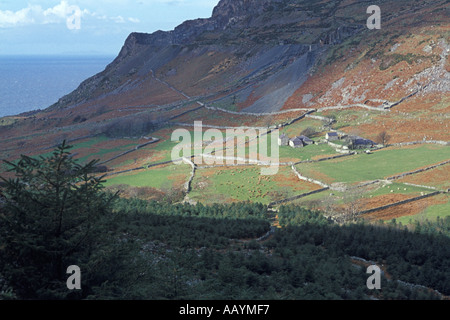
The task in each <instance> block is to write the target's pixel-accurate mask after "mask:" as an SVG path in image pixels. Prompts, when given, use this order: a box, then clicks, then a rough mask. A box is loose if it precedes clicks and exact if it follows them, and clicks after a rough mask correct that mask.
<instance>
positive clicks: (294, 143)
mask: <svg viewBox="0 0 450 320" xmlns="http://www.w3.org/2000/svg"><path fill="white" fill-rule="evenodd" d="M310 144H314V141H312V140H311V139H310V138H308V137H306V136H298V137H295V138H292V139H291V140H289V145H290V146H291V147H292V148H303V147H306V146H307V145H310Z"/></svg>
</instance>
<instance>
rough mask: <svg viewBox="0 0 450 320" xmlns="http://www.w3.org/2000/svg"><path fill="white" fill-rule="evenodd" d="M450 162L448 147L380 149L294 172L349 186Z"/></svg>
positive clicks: (299, 166) (308, 165)
mask: <svg viewBox="0 0 450 320" xmlns="http://www.w3.org/2000/svg"><path fill="white" fill-rule="evenodd" d="M449 158H450V148H448V147H445V146H435V145H421V146H418V147H413V148H396V149H383V150H379V151H376V152H374V153H372V154H364V153H361V154H358V155H355V156H350V157H345V158H341V159H336V160H329V161H323V162H317V163H302V164H298V165H297V169H298V170H299V172H300V173H302V174H303V175H306V176H308V177H311V178H316V179H318V180H320V181H324V182H328V183H333V182H347V183H352V182H359V181H370V180H376V179H383V178H387V177H390V176H393V175H396V174H400V173H404V172H408V171H413V170H415V169H418V168H421V167H424V166H429V165H432V164H435V163H438V162H442V161H445V160H447V159H449Z"/></svg>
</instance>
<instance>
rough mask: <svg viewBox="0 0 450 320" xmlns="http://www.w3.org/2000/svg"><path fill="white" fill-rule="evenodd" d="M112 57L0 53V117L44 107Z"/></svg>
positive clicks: (108, 61) (105, 64) (104, 64)
mask: <svg viewBox="0 0 450 320" xmlns="http://www.w3.org/2000/svg"><path fill="white" fill-rule="evenodd" d="M113 60H114V57H112V56H110V57H103V56H101V57H100V56H78V57H74V56H0V117H4V116H8V115H17V114H20V113H23V112H27V111H32V110H37V109H45V108H47V107H49V106H51V105H52V104H54V103H55V102H57V101H58V100H59V98H61V97H62V96H64V95H66V94H68V93H70V92H72V91H73V90H75V89H76V88H77V87H78V86H79V85H80V83H81V82H83V81H84V80H86V79H87V78H89V77H91V76H93V75H95V74H97V73H99V72H101V71H103V70H104V69H105V67H106V66H107V65H108V64H109V63H111V62H112V61H113Z"/></svg>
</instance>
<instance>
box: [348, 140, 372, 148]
mask: <svg viewBox="0 0 450 320" xmlns="http://www.w3.org/2000/svg"><path fill="white" fill-rule="evenodd" d="M375 145H376V143H375V142H373V141H372V140H369V139H364V138H360V137H356V138H352V139H350V144H349V147H350V148H351V149H366V148H372V147H374V146H375Z"/></svg>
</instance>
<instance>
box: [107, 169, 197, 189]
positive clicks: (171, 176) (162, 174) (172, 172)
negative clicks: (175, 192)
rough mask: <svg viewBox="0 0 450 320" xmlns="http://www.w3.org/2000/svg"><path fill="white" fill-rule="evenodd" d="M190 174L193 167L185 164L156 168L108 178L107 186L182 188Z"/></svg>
mask: <svg viewBox="0 0 450 320" xmlns="http://www.w3.org/2000/svg"><path fill="white" fill-rule="evenodd" d="M190 172H191V167H190V166H188V165H184V164H182V165H169V166H163V167H155V168H150V169H147V170H140V171H136V172H131V173H123V174H120V175H117V176H113V177H111V178H107V181H106V183H105V186H106V187H108V186H112V185H120V184H125V185H129V186H132V187H152V188H157V189H169V188H180V187H182V186H183V184H184V183H186V181H187V179H188V177H189V175H190Z"/></svg>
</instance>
